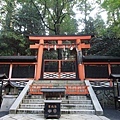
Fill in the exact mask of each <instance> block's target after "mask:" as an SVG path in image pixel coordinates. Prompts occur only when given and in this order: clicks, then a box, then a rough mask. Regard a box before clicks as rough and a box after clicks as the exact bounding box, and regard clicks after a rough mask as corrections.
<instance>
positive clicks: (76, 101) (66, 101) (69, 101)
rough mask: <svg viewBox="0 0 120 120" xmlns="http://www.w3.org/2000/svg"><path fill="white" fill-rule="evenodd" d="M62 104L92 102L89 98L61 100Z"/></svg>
mask: <svg viewBox="0 0 120 120" xmlns="http://www.w3.org/2000/svg"><path fill="white" fill-rule="evenodd" d="M62 103H63V104H92V102H91V100H63V101H62Z"/></svg>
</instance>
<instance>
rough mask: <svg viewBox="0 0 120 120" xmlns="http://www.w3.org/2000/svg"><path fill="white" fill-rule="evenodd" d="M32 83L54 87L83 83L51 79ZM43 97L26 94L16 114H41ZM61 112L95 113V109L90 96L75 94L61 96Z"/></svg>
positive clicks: (82, 83) (80, 83) (80, 82)
mask: <svg viewBox="0 0 120 120" xmlns="http://www.w3.org/2000/svg"><path fill="white" fill-rule="evenodd" d="M33 84H52V85H53V86H54V87H64V86H65V85H71V84H74V85H75V84H76V85H78V84H79V85H84V84H85V83H84V82H82V81H77V80H76V81H72V80H71V81H65V80H64V81H53V80H46V81H45V80H40V81H34V82H33ZM43 112H44V99H43V96H42V95H31V96H29V95H26V96H25V97H24V99H23V100H22V102H21V104H20V105H19V108H18V109H17V110H16V113H17V114H26V113H28V114H43ZM61 114H95V110H94V107H93V104H92V101H91V99H90V96H86V95H77V96H68V97H64V98H62V103H61Z"/></svg>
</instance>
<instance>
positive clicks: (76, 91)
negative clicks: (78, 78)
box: [29, 84, 89, 95]
mask: <svg viewBox="0 0 120 120" xmlns="http://www.w3.org/2000/svg"><path fill="white" fill-rule="evenodd" d="M41 88H53V85H51V84H41V85H30V89H29V94H30V95H32V94H33V95H42V94H43V92H41ZM65 88H66V90H65V94H66V95H86V94H89V92H88V86H85V85H78V86H77V85H66V86H65Z"/></svg>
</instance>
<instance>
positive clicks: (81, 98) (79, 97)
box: [68, 95, 90, 100]
mask: <svg viewBox="0 0 120 120" xmlns="http://www.w3.org/2000/svg"><path fill="white" fill-rule="evenodd" d="M68 99H69V100H88V99H90V98H89V97H87V96H85V95H83V96H68Z"/></svg>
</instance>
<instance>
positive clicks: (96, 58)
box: [83, 55, 120, 62]
mask: <svg viewBox="0 0 120 120" xmlns="http://www.w3.org/2000/svg"><path fill="white" fill-rule="evenodd" d="M83 62H120V57H114V56H95V55H89V56H84V57H83Z"/></svg>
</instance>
